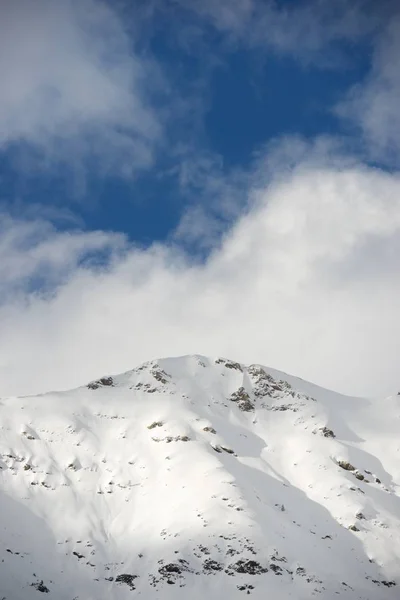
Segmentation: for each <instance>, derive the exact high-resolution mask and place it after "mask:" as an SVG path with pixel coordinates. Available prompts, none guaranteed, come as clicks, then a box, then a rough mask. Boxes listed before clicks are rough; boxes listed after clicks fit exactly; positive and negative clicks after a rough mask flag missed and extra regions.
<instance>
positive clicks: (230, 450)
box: [221, 446, 235, 454]
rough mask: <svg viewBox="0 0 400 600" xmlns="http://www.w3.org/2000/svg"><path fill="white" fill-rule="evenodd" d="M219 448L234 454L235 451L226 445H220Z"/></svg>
mask: <svg viewBox="0 0 400 600" xmlns="http://www.w3.org/2000/svg"><path fill="white" fill-rule="evenodd" d="M221 450H223V451H224V452H227V453H228V454H235V451H234V450H232V448H227V447H226V446H221Z"/></svg>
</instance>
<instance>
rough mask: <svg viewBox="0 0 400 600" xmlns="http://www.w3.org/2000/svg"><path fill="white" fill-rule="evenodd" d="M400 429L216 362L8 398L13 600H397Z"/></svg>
mask: <svg viewBox="0 0 400 600" xmlns="http://www.w3.org/2000/svg"><path fill="white" fill-rule="evenodd" d="M399 416H400V411H399V406H398V399H397V398H396V397H392V398H388V399H386V400H385V401H380V402H378V401H376V402H375V401H372V400H362V399H359V398H350V397H346V396H343V395H340V394H336V393H334V392H332V391H327V390H323V389H322V388H320V387H318V386H315V385H313V384H310V383H308V382H305V381H303V380H301V379H298V378H296V377H292V376H290V375H287V374H285V373H281V372H279V371H275V370H273V369H269V368H267V367H264V366H262V365H258V364H253V365H250V366H246V365H243V364H241V363H238V362H235V361H233V360H229V359H225V358H208V357H204V356H199V355H196V356H184V357H179V358H165V359H160V360H155V361H150V362H147V363H144V364H142V365H140V366H138V367H137V368H135V369H133V370H131V371H128V372H126V373H123V374H121V375H116V376H109V375H106V376H103V377H101V378H99V379H98V380H96V381H92V382H90V383H88V385H86V386H83V387H80V388H77V389H75V390H72V391H70V392H54V393H49V394H44V395H41V396H36V397H29V398H9V399H3V400H2V402H1V404H0V426H1V438H0V509H1V517H0V521H1V522H0V525H1V528H2V539H1V542H0V558H1V560H2V562H1V563H0V581H1V585H2V590H1V592H2V595H3V596H4V597H5V598H6V599H7V600H22V599H24V600H25V599H30V598H37V597H38V593H48V594H49V598H57V600H64V599H65V600H67V599H68V600H71V598H76V599H77V600H88V599H89V598H93V599H94V598H96V599H97V600H100V599H103V598H104V599H106V598H109V597H110V596H112V597H113V598H117V599H119V598H121V599H124V598H131V597H134V596H135V595H142V596H143V597H151V598H167V599H168V598H171V599H172V598H174V599H175V598H180V597H182V598H185V599H186V598H188V597H190V598H194V599H196V598H199V599H200V598H204V596H205V595H208V596H209V597H210V599H213V598H215V599H217V598H220V597H221V595H224V596H228V597H230V598H241V597H242V596H243V594H246V595H247V594H251V595H252V597H254V598H260V599H261V598H265V596H266V594H269V595H270V596H271V597H273V598H274V599H276V600H280V599H282V600H283V599H286V598H290V597H293V598H296V599H304V600H306V599H307V600H308V599H309V598H310V597H311V596H314V595H316V596H318V595H322V596H323V597H324V598H327V599H330V598H336V597H337V596H338V595H339V596H340V595H343V596H345V597H346V598H350V599H353V598H354V599H355V598H374V599H382V600H383V599H387V598H397V597H398V591H397V590H398V589H399V588H398V587H397V584H400V570H399V567H398V565H399V560H400V542H399V536H398V533H399V525H400V499H399V487H398V486H399V477H400V469H399V466H398V451H399V448H398V418H399ZM383 439H384V440H385V442H384V444H383Z"/></svg>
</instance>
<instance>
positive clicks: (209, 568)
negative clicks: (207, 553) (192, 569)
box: [203, 558, 223, 573]
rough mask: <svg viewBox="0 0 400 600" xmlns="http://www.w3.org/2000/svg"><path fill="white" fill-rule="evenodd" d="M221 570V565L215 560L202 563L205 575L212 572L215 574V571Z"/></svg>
mask: <svg viewBox="0 0 400 600" xmlns="http://www.w3.org/2000/svg"><path fill="white" fill-rule="evenodd" d="M222 569H223V566H222V565H221V563H219V562H218V561H216V560H212V559H211V558H208V559H207V560H205V561H204V563H203V570H204V572H205V573H212V572H215V571H222Z"/></svg>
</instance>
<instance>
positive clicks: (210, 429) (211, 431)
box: [203, 425, 217, 433]
mask: <svg viewBox="0 0 400 600" xmlns="http://www.w3.org/2000/svg"><path fill="white" fill-rule="evenodd" d="M203 431H207V432H208V433H217V432H216V431H215V429H214V427H209V426H208V425H207V427H203Z"/></svg>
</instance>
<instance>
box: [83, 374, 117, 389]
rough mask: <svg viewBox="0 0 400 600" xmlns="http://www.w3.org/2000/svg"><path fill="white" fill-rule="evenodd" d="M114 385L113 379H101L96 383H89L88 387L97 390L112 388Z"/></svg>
mask: <svg viewBox="0 0 400 600" xmlns="http://www.w3.org/2000/svg"><path fill="white" fill-rule="evenodd" d="M113 385H114V380H113V378H112V377H101V378H100V379H97V380H96V381H91V382H90V383H88V385H87V387H88V388H89V390H97V389H98V388H99V387H112V386H113Z"/></svg>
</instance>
